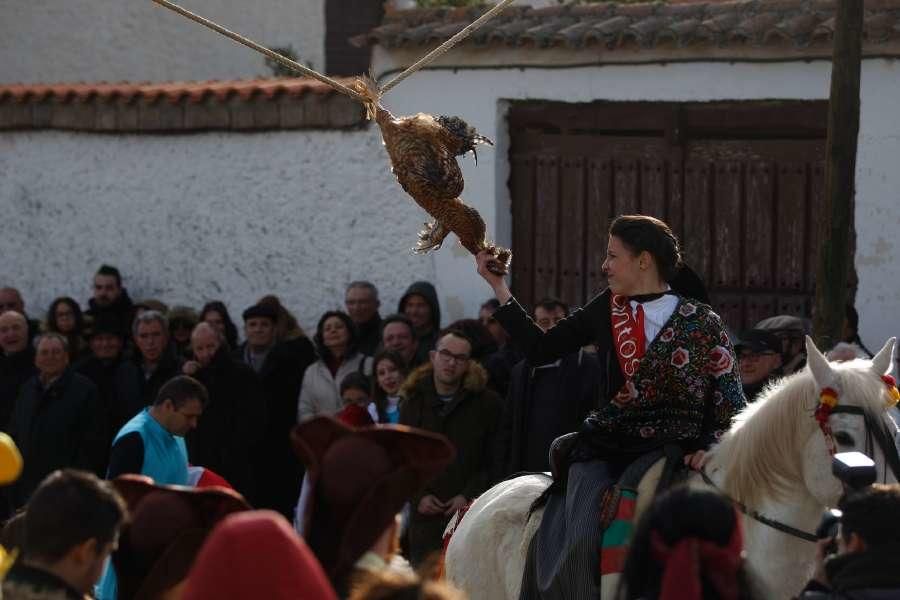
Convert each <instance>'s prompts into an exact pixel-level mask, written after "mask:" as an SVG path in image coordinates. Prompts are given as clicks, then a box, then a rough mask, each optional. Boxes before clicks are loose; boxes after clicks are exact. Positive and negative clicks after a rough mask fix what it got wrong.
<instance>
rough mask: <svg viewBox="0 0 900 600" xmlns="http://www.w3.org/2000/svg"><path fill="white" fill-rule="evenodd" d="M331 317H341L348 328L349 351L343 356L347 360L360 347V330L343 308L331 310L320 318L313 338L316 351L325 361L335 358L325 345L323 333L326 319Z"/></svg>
mask: <svg viewBox="0 0 900 600" xmlns="http://www.w3.org/2000/svg"><path fill="white" fill-rule="evenodd" d="M331 317H337V318H338V319H340V320H341V321H342V322H343V323H344V326H345V327H346V328H347V334H348V336H349V337H348V339H347V352H346V353H345V354H344V356H343V360H347V359H348V358H350V357H351V356H353V355H354V354H356V351H357V350H358V349H359V330H358V329H357V328H356V325H355V324H354V323H353V319H351V318H350V315H348V314H347V313H345V312H344V311H341V310H329V311H328V312H326V313H325V314H324V315H322V317H321V318H320V319H319V323H318V324H317V325H316V335H315V337H314V338H313V342H314V343H315V345H316V352H318V353H319V358H321V359H322V360H324V361H325V362H328V361H329V360H331V359H333V358H334V357H333V356H332V354H331V350H329V349H328V348H326V347H325V338H324V336H323V335H322V333H323V332H324V331H325V321H327V320H328V319H330V318H331Z"/></svg>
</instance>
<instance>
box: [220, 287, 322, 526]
mask: <svg viewBox="0 0 900 600" xmlns="http://www.w3.org/2000/svg"><path fill="white" fill-rule="evenodd" d="M243 317H244V335H245V337H246V339H247V341H246V342H244V343H243V344H241V345H240V346H239V347H238V348H237V349H236V350H235V352H234V355H233V357H234V358H235V359H236V360H239V361H241V362H243V363H245V364H247V365H249V366H250V368H251V369H253V370H254V371H255V372H256V374H257V375H258V376H259V381H260V386H261V389H262V398H263V402H265V407H264V410H263V412H264V413H265V415H266V423H265V428H264V432H263V435H262V441H261V442H260V443H259V444H257V445H256V447H255V448H253V450H252V452H251V454H252V456H251V462H252V463H253V468H254V471H255V472H256V473H258V474H259V477H258V478H257V481H256V496H255V499H256V503H255V504H256V506H258V507H259V508H271V509H272V510H276V511H278V512H280V513H281V514H282V515H283V516H284V517H285V518H286V519H288V520H292V519H293V511H294V506H295V505H296V503H297V496H298V495H299V493H300V481H301V479H302V477H303V473H302V468H301V466H300V463H298V462H297V459H296V458H295V457H294V454H293V452H292V450H291V445H290V440H289V436H290V431H291V428H292V427H293V426H294V425H295V424H296V423H297V397H298V396H299V395H300V384H301V383H302V382H303V373H304V371H305V370H306V367H307V366H308V365H307V364H304V362H303V361H302V360H300V359H298V358H297V354H296V353H295V352H293V351H292V349H291V347H290V345H289V343H285V342H281V343H279V342H278V341H277V340H276V329H275V325H276V322H277V319H278V313H277V312H276V309H275V307H274V306H272V305H271V304H267V303H260V304H255V305H253V306H251V307H249V308H248V309H247V310H245V311H244V313H243Z"/></svg>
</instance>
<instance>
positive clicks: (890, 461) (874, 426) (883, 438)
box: [700, 405, 900, 543]
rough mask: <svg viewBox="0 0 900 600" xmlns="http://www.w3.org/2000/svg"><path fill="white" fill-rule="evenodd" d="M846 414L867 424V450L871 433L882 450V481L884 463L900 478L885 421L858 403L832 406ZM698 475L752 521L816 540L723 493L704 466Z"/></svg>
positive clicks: (898, 457) (899, 465)
mask: <svg viewBox="0 0 900 600" xmlns="http://www.w3.org/2000/svg"><path fill="white" fill-rule="evenodd" d="M841 413H843V414H849V415H860V416H862V417H863V419H864V421H865V424H866V452H867V453H869V454H871V452H872V449H873V444H872V438H873V437H874V439H875V443H877V444H878V446H879V447H880V448H881V451H882V453H883V454H884V458H885V461H886V462H887V466H886V467H885V469H884V477H883V478H882V481H883V482H885V483H886V482H887V467H890V469H891V472H892V473H893V474H894V478H895V479H896V480H897V481H900V454H898V452H897V446H896V444H895V443H894V442H893V440H892V439H891V437H890V432H889V431H888V429H887V425H885V424H884V422H882V421H880V420H878V419H877V418H876V416H875V415H873V414H871V413H870V412H869V411H866V410H865V409H863V408H862V407H860V406H846V405H838V406H835V407H834V408H832V409H831V411H830V414H841ZM822 433H823V434H824V435H825V436H826V438H830V436H831V431H830V428H829V430H827V431H826V429H825V428H824V427H823V428H822ZM828 441H829V440H828V439H826V444H827V446H828V448H829V452H830V454H832V455H834V443H833V440H832V441H831V443H828ZM700 477H702V478H703V482H704V483H706V484H707V485H709V486H711V487H712V488H714V489H715V490H716V491H718V492H719V493H721V494H723V495H724V496H725V497H726V498H728V499H729V500H730V501H731V502H732V503H733V504H734V505H735V506H736V507H737V509H738V510H739V511H741V513H743V514H745V515H747V516H748V517H750V518H751V519H753V520H754V521H757V522H758V523H762V524H763V525H766V526H767V527H771V528H772V529H775V530H776V531H780V532H781V533H785V534H787V535H790V536H792V537H795V538H798V539H801V540H805V541H807V542H813V543H815V542H817V541H819V538H818V537H817V536H816V535H815V534H813V533H809V532H808V531H803V530H802V529H797V528H796V527H791V526H790V525H786V524H784V523H782V522H781V521H776V520H775V519H770V518H769V517H767V516H765V515H763V514H761V513H759V512H757V511H755V510H752V509H750V508H747V506H746V505H745V504H744V503H743V502H740V501H739V500H735V499H734V498H732V497H730V496H728V495H727V494H725V493H724V492H723V491H722V489H721V488H720V487H719V486H718V485H716V483H715V482H714V481H713V480H712V479H711V478H710V477H709V475H707V474H706V468H701V469H700Z"/></svg>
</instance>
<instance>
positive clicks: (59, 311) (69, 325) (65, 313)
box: [53, 302, 75, 333]
mask: <svg viewBox="0 0 900 600" xmlns="http://www.w3.org/2000/svg"><path fill="white" fill-rule="evenodd" d="M53 313H54V315H53V316H54V317H55V318H56V328H57V330H59V332H60V333H70V332H72V330H74V329H75V311H74V310H72V307H71V306H69V304H68V303H67V302H60V303H59V304H57V305H56V308H55V309H53Z"/></svg>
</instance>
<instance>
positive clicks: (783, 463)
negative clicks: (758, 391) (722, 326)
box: [445, 338, 897, 600]
mask: <svg viewBox="0 0 900 600" xmlns="http://www.w3.org/2000/svg"><path fill="white" fill-rule="evenodd" d="M895 341H896V340H895V338H891V339H890V340H888V342H887V343H886V344H885V345H884V348H882V349H881V351H880V352H879V353H878V355H877V356H875V357H874V358H873V359H872V360H871V361H869V360H859V359H857V360H852V361H848V362H840V363H838V362H835V363H829V362H828V360H827V359H826V358H825V357H824V356H823V355H822V354H821V353H820V352H819V350H818V349H817V348H816V346H815V344H813V342H812V340H811V339H809V338H807V341H806V347H807V355H808V365H809V368H807V369H804V370H803V371H801V372H800V373H797V374H795V375H792V376H790V377H787V378H785V379H783V380H781V381H779V382H777V383H776V384H775V385H774V386H772V387H770V388H769V389H768V390H766V391H765V392H764V394H763V395H762V397H761V398H760V399H759V400H757V401H756V402H755V403H753V404H751V405H750V406H748V407H747V408H746V409H745V410H744V411H743V412H742V413H741V414H740V415H738V416H737V417H736V419H735V422H734V425H733V426H732V428H731V430H730V431H729V432H728V433H727V434H726V435H725V436H723V438H722V440H721V441H720V442H719V443H718V444H717V445H716V446H715V447H714V448H713V450H712V451H711V452H710V457H709V461H708V462H707V464H706V467H705V470H706V473H708V474H709V477H710V478H711V479H712V480H713V482H714V483H715V485H716V486H717V487H719V488H720V489H721V490H722V491H723V492H724V493H725V494H727V495H728V496H729V497H730V498H732V499H734V500H736V501H739V502H741V503H742V504H743V505H744V506H745V507H747V509H748V510H750V511H754V512H756V513H758V514H760V515H763V516H764V517H766V518H768V519H772V520H774V521H777V522H779V523H782V524H785V525H787V526H789V527H792V528H795V529H798V530H801V531H803V532H814V531H815V529H816V526H817V525H818V522H819V520H820V518H821V516H822V513H823V511H824V510H825V508H826V507H831V506H834V505H835V504H836V503H837V501H838V499H839V497H840V495H841V493H842V491H843V490H842V486H841V483H840V482H839V481H838V479H837V478H835V477H834V476H833V475H832V472H831V462H832V457H831V453H830V451H829V448H828V446H827V445H826V437H825V434H824V432H823V430H822V429H821V428H820V427H819V423H818V422H817V421H816V419H815V418H814V412H815V410H816V407H817V406H818V405H819V401H820V392H821V390H822V389H823V388H825V387H830V388H833V389H835V390H837V392H838V394H839V397H838V405H839V406H840V407H841V408H842V409H844V410H846V408H847V407H857V411H858V410H859V409H863V410H864V411H866V412H867V413H868V414H871V415H876V418H877V419H880V420H882V421H883V422H884V424H885V425H886V426H887V427H888V428H889V431H890V447H889V448H888V451H889V452H892V453H894V456H896V449H895V448H894V447H893V443H894V435H895V434H896V432H897V426H896V424H895V423H894V421H893V419H892V418H891V416H890V414H889V412H888V407H889V405H890V398H891V396H890V391H889V387H888V386H887V385H886V383H885V382H884V381H883V380H882V376H883V375H885V374H886V373H888V372H889V371H890V369H891V366H892V356H893V349H894V343H895ZM849 410H850V411H851V412H844V411H842V410H841V409H838V410H836V411H835V414H832V415H831V416H830V418H829V424H830V427H831V437H832V439H833V441H834V447H835V450H836V451H837V452H849V451H853V450H856V451H860V452H865V453H867V454H869V455H870V456H872V458H873V459H874V460H875V463H876V466H877V470H878V481H882V482H889V483H894V482H896V478H895V476H894V474H893V471H892V470H891V469H889V468H888V466H887V463H886V459H885V454H884V451H883V449H882V448H881V447H880V445H879V444H872V443H871V440H872V439H873V437H872V432H871V431H868V428H867V425H866V420H865V418H864V416H863V415H862V414H858V413H856V414H854V413H852V411H853V410H854V409H853V408H850V409H849ZM660 472H661V464H657V465H656V466H655V467H654V468H653V469H651V471H650V472H648V474H647V476H645V477H644V480H643V481H642V482H641V485H640V487H639V489H638V503H637V507H636V512H637V517H639V516H640V514H641V513H642V512H643V510H644V509H646V507H647V505H648V504H649V502H650V501H651V500H652V495H653V490H654V489H655V486H656V482H657V481H658V479H659V475H660ZM549 483H550V480H549V478H548V477H546V476H542V475H526V476H523V477H518V478H515V479H511V480H508V481H504V482H501V483H499V484H497V485H495V486H494V487H493V488H491V489H490V490H488V491H487V492H485V493H484V494H483V495H482V496H480V497H479V498H478V499H477V500H476V501H475V502H474V503H473V504H472V506H471V507H470V508H469V510H468V512H467V513H466V515H465V517H464V518H463V519H462V521H461V522H460V523H459V524H458V526H457V528H456V531H455V532H454V534H453V537H452V538H451V540H450V544H449V546H448V547H447V554H446V557H445V564H446V574H447V578H448V579H449V580H450V581H451V582H452V583H453V584H455V585H456V586H457V587H459V588H461V589H462V590H463V591H465V592H466V593H467V594H468V595H469V598H470V599H472V600H479V599H485V600H500V599H502V598H509V599H511V600H515V599H517V598H518V597H519V591H520V587H521V582H522V574H523V571H524V568H525V559H526V555H527V551H528V545H529V543H530V541H531V538H532V536H533V535H534V534H535V532H536V531H537V529H538V525H539V523H540V518H541V515H542V511H541V510H538V511H535V512H534V513H533V514H531V516H530V517H529V508H530V506H531V504H532V502H533V501H534V500H535V499H536V498H537V497H538V496H539V495H540V494H541V492H543V491H544V489H546V488H547V486H548V485H549ZM691 485H706V484H704V483H703V481H702V480H701V479H700V477H699V474H695V476H694V477H692V479H691ZM637 517H636V518H637ZM743 524H744V533H745V549H746V552H747V558H748V561H749V563H750V568H751V569H752V571H753V572H754V573H756V574H757V575H758V576H759V578H760V579H761V580H762V581H761V582H762V584H763V585H766V586H767V587H768V588H769V590H768V592H769V593H768V594H767V595H766V596H765V597H767V598H790V597H792V596H793V595H795V594H796V593H797V592H799V591H800V589H802V587H803V585H804V584H805V583H806V581H807V580H808V579H809V576H810V575H811V570H812V567H813V562H814V558H815V544H814V543H811V542H810V541H807V540H803V539H800V538H798V537H793V536H791V535H788V534H786V533H783V532H782V531H779V530H776V529H775V528H773V527H771V526H769V525H765V524H763V523H761V522H760V521H758V520H754V519H752V518H750V517H747V516H745V517H744V520H743ZM617 579H618V578H613V579H610V578H608V577H604V578H603V582H602V585H601V587H602V594H601V596H602V597H603V598H612V597H613V596H612V592H613V591H614V590H615V588H616V585H617V583H618V581H617Z"/></svg>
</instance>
